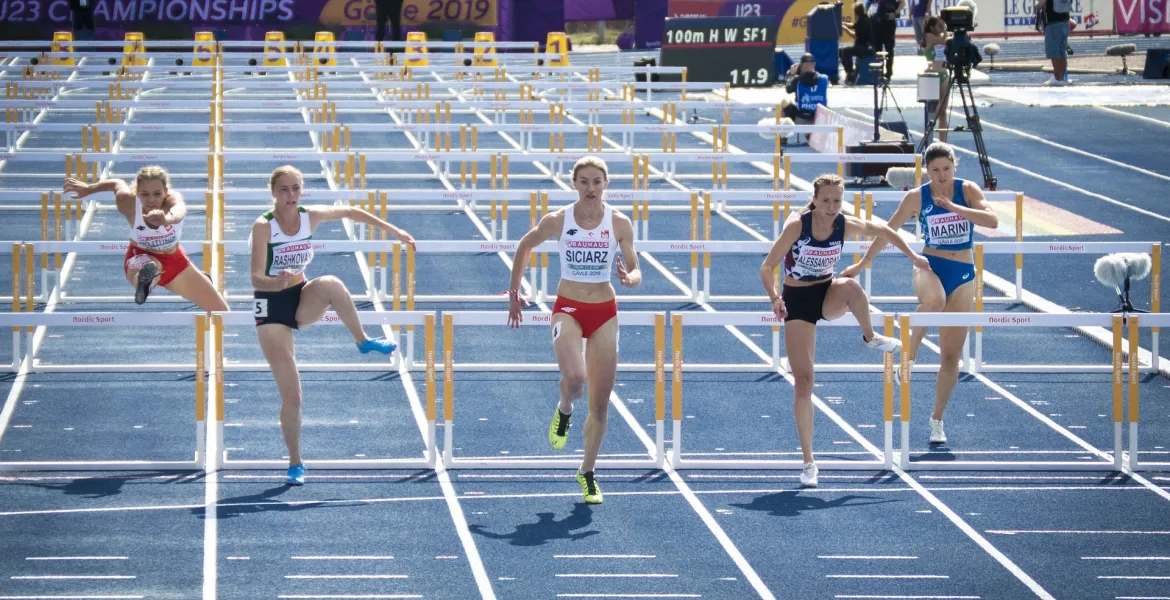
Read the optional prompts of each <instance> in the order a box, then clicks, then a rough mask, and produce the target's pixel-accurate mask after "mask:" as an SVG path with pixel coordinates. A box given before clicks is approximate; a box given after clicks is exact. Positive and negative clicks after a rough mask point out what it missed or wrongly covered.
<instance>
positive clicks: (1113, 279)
mask: <svg viewBox="0 0 1170 600" xmlns="http://www.w3.org/2000/svg"><path fill="white" fill-rule="evenodd" d="M1151 267H1152V261H1151V260H1150V255H1148V254H1141V253H1136V252H1125V253H1114V254H1107V255H1105V256H1102V257H1101V258H1099V259H1097V262H1096V263H1095V264H1094V265H1093V275H1094V276H1096V277H1097V281H1099V282H1101V284H1102V285H1107V286H1109V287H1111V288H1113V290H1114V291H1115V292H1117V297H1118V299H1120V300H1121V308H1120V309H1119V310H1120V311H1121V312H1146V311H1142V310H1137V309H1135V308H1134V307H1133V304H1132V303H1131V302H1130V300H1129V283H1130V281H1139V280H1142V279H1145V278H1146V277H1147V276H1148V275H1149V274H1150V268H1151ZM1114 312H1118V311H1114Z"/></svg>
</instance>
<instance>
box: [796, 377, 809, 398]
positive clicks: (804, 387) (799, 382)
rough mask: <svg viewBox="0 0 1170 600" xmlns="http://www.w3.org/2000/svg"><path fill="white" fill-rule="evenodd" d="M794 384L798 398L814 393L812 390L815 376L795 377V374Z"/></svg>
mask: <svg viewBox="0 0 1170 600" xmlns="http://www.w3.org/2000/svg"><path fill="white" fill-rule="evenodd" d="M792 382H793V387H794V388H796V393H797V395H798V396H800V395H806V394H811V393H812V389H813V376H812V375H795V374H794V375H793V376H792Z"/></svg>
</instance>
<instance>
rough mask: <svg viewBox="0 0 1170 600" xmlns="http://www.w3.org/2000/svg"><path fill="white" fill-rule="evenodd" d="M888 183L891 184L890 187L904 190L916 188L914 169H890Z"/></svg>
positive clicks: (887, 173) (887, 174) (887, 172)
mask: <svg viewBox="0 0 1170 600" xmlns="http://www.w3.org/2000/svg"><path fill="white" fill-rule="evenodd" d="M886 183H889V184H890V187H894V188H899V189H903V190H906V189H910V188H911V187H914V168H913V167H890V169H889V170H888V171H886Z"/></svg>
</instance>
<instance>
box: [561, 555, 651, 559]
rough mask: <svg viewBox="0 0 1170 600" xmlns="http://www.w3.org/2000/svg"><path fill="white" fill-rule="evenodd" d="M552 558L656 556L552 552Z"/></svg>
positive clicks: (647, 556)
mask: <svg viewBox="0 0 1170 600" xmlns="http://www.w3.org/2000/svg"><path fill="white" fill-rule="evenodd" d="M553 558H658V557H657V556H654V555H653V554H554V555H553Z"/></svg>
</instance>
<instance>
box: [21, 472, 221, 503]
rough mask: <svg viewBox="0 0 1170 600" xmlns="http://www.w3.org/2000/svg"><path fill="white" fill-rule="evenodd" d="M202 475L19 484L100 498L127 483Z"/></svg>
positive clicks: (184, 480)
mask: <svg viewBox="0 0 1170 600" xmlns="http://www.w3.org/2000/svg"><path fill="white" fill-rule="evenodd" d="M201 478H202V475H199V474H192V473H167V472H158V473H141V474H135V475H94V476H92V477H78V478H76V479H69V480H67V481H64V482H59V483H48V482H37V481H31V482H26V481H21V482H19V483H18V485H23V486H27V487H35V488H41V489H44V490H56V491H59V492H61V493H63V494H65V495H66V496H80V497H82V498H85V499H86V500H98V499H101V498H109V497H110V496H117V495H118V494H121V493H122V488H123V487H124V486H125V485H126V484H127V483H154V484H164V485H165V484H171V483H194V482H196V481H197V480H198V479H201Z"/></svg>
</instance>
